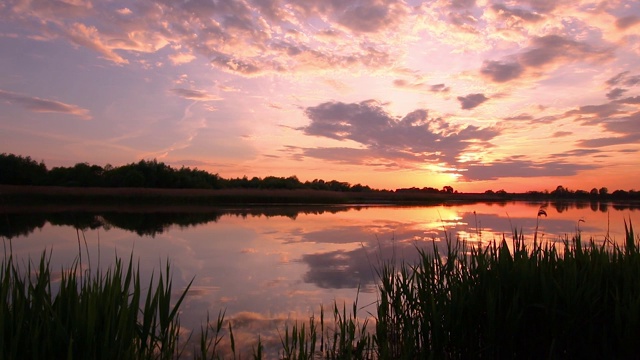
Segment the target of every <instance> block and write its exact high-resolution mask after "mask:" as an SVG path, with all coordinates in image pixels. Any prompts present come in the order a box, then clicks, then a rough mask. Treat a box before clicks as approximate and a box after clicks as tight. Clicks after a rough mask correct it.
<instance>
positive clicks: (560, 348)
mask: <svg viewBox="0 0 640 360" xmlns="http://www.w3.org/2000/svg"><path fill="white" fill-rule="evenodd" d="M419 251H420V257H421V261H420V262H419V263H418V264H417V265H411V266H409V265H406V264H402V265H401V266H399V267H396V266H394V265H392V264H387V265H385V266H383V267H382V269H381V271H380V273H379V274H380V280H381V285H380V302H379V306H378V309H377V320H378V321H377V328H376V335H375V343H376V346H377V349H378V356H379V358H383V359H395V358H404V359H416V358H420V359H429V358H431V359H468V358H490V359H505V358H506V359H512V358H519V359H520V358H524V359H568V358H615V359H630V358H637V354H638V350H640V346H639V345H638V343H637V338H638V335H640V281H638V279H639V276H640V252H639V251H638V238H636V237H634V234H633V228H632V227H631V225H629V227H628V228H627V232H626V242H625V244H624V245H623V246H622V247H621V246H616V245H607V244H603V245H597V244H595V243H594V242H593V241H592V242H590V243H589V244H588V245H586V246H585V245H583V244H582V241H581V238H580V234H576V235H575V236H574V237H573V239H572V240H571V241H569V240H568V239H567V240H565V241H564V248H563V251H558V250H557V249H556V246H555V245H550V244H545V245H534V246H533V247H530V246H527V245H526V244H525V241H524V236H523V235H522V233H518V232H517V231H515V232H514V234H513V239H512V247H511V248H509V246H508V243H507V241H506V240H505V239H503V240H502V241H501V242H500V243H496V242H494V243H493V244H491V245H489V246H486V247H483V248H478V247H475V248H470V249H467V248H466V246H465V245H464V244H462V243H460V242H457V243H456V244H455V245H454V244H452V243H451V242H450V241H449V240H447V253H446V254H441V253H440V252H439V250H438V248H437V247H436V246H435V243H434V246H433V252H432V253H427V252H426V251H424V250H419Z"/></svg>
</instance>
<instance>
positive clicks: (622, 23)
mask: <svg viewBox="0 0 640 360" xmlns="http://www.w3.org/2000/svg"><path fill="white" fill-rule="evenodd" d="M638 23H640V17H639V16H637V15H629V16H624V17H621V18H618V19H617V20H616V26H617V27H618V29H622V30H626V29H628V28H630V27H632V26H634V25H636V24H638Z"/></svg>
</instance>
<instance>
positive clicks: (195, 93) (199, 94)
mask: <svg viewBox="0 0 640 360" xmlns="http://www.w3.org/2000/svg"><path fill="white" fill-rule="evenodd" d="M170 91H171V92H172V93H174V94H175V95H177V96H179V97H181V98H184V99H189V100H196V101H216V100H222V98H220V97H218V96H216V95H213V94H209V93H207V92H205V91H202V90H190V89H180V88H176V89H171V90H170Z"/></svg>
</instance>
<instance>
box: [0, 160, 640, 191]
mask: <svg viewBox="0 0 640 360" xmlns="http://www.w3.org/2000/svg"><path fill="white" fill-rule="evenodd" d="M0 184H4V185H42V186H67V187H108V188H161V189H290V190H293V189H305V190H325V191H335V192H350V193H378V194H389V193H395V194H398V196H405V197H411V196H412V195H413V194H416V195H417V194H423V195H422V196H424V195H430V194H444V195H443V196H445V197H446V198H449V197H460V198H464V196H468V195H474V196H475V197H476V198H478V195H481V196H480V197H481V198H483V199H489V200H521V199H534V200H538V199H539V200H544V199H557V200H564V199H567V200H586V201H594V200H595V201H611V200H621V201H628V200H640V191H635V190H629V191H625V190H615V191H613V192H609V190H608V189H607V188H606V187H601V188H593V189H591V190H590V191H586V190H570V189H568V188H565V187H564V186H558V187H557V188H556V189H555V190H553V191H544V192H541V191H529V192H526V193H519V194H513V193H508V192H506V191H505V190H503V189H500V190H497V191H493V190H487V191H485V192H484V193H483V194H463V193H459V192H458V191H457V190H454V189H453V187H451V186H444V187H443V188H442V189H441V190H439V189H436V188H433V187H423V188H417V187H411V188H401V189H396V190H395V191H389V190H378V189H372V188H370V187H369V186H367V185H361V184H356V185H351V184H350V183H348V182H341V181H337V180H331V181H325V180H319V179H315V180H313V181H305V182H301V181H300V180H299V179H298V178H297V177H296V176H289V177H276V176H267V177H265V178H259V177H253V178H251V179H249V178H248V177H246V176H244V177H242V178H230V179H225V178H222V177H220V176H219V175H218V174H211V173H209V172H207V171H204V170H198V169H197V168H196V169H190V168H187V167H181V168H180V169H175V168H172V167H171V166H169V165H166V164H164V163H162V162H158V161H157V160H140V161H139V162H137V163H131V164H127V165H123V166H119V167H114V166H111V165H109V164H107V165H106V166H104V167H102V166H99V165H89V164H88V163H78V164H75V165H74V166H72V167H54V168H52V169H50V170H49V169H47V167H46V165H45V164H44V162H37V161H35V160H33V159H32V158H31V157H29V156H27V157H23V156H20V155H13V154H6V153H3V154H0Z"/></svg>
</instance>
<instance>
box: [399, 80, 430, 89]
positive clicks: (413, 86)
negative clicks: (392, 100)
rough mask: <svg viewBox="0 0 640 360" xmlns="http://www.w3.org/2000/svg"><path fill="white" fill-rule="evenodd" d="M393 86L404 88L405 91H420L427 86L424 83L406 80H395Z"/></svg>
mask: <svg viewBox="0 0 640 360" xmlns="http://www.w3.org/2000/svg"><path fill="white" fill-rule="evenodd" d="M393 85H394V86H395V87H398V88H403V89H420V88H423V87H424V86H425V84H424V83H423V82H409V81H407V80H404V79H396V80H393Z"/></svg>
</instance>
